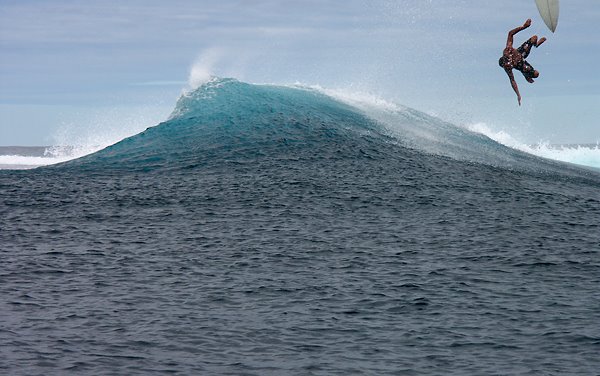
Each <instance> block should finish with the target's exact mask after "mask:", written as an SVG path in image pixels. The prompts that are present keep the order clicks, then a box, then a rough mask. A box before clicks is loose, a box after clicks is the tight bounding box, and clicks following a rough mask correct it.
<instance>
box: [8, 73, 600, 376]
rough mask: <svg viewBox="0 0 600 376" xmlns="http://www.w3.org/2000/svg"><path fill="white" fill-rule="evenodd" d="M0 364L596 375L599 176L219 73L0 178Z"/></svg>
mask: <svg viewBox="0 0 600 376" xmlns="http://www.w3.org/2000/svg"><path fill="white" fill-rule="evenodd" d="M0 257H1V259H0V260H1V261H0V296H1V297H2V299H0V344H1V345H0V373H1V374H6V375H64V374H77V375H81V374H89V375H104V374H106V375H115V374H120V375H137V374H140V375H147V374H192V375H212V374H219V375H350V374H369V375H388V374H389V375H422V374H427V375H597V374H599V373H600V371H599V370H600V357H599V354H600V324H599V323H600V174H599V173H598V172H595V171H592V170H584V169H580V168H576V167H572V166H569V165H566V164H558V163H553V162H550V161H545V160H542V159H539V158H535V157H532V156H528V155H525V154H522V153H519V152H516V151H514V150H511V149H507V148H504V147H502V146H501V145H498V144H496V143H494V142H493V141H491V140H489V139H487V138H485V137H484V136H481V135H475V134H471V133H469V132H466V131H464V130H460V129H458V128H456V127H453V126H452V125H450V124H447V123H444V122H441V121H439V120H437V119H434V118H430V117H427V116H426V115H424V114H420V113H418V112H416V111H414V110H409V109H407V110H405V111H400V112H394V111H392V112H389V111H388V112H385V111H381V112H379V113H376V112H369V111H365V110H364V109H358V108H355V107H351V106H350V105H348V104H343V103H341V102H339V101H336V100H334V99H332V98H330V97H327V96H325V95H323V94H320V93H318V92H315V91H311V90H306V89H294V88H284V87H276V86H256V85H248V84H244V83H241V82H237V81H234V80H217V81H213V82H211V83H209V84H207V85H205V86H203V87H201V88H200V89H198V90H197V91H195V92H192V93H190V94H188V95H186V96H184V97H182V98H181V99H180V101H179V103H178V105H177V108H176V110H175V111H174V113H173V116H172V117H171V119H170V120H168V121H166V122H164V123H162V124H159V125H158V126H156V127H152V128H149V129H147V130H146V131H145V132H143V133H141V134H139V135H136V136H133V137H131V138H129V139H126V140H123V141H122V142H120V143H118V144H116V145H113V146H111V147H109V148H107V149H105V150H102V151H100V152H98V153H96V154H93V155H90V156H87V157H84V158H82V159H79V160H74V161H71V162H67V163H64V164H61V165H57V166H52V167H45V168H38V169H35V170H29V171H0Z"/></svg>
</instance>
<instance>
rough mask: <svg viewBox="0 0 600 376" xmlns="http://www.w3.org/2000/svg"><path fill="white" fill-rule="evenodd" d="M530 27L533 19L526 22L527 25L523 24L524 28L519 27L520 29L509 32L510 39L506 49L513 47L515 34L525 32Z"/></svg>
mask: <svg viewBox="0 0 600 376" xmlns="http://www.w3.org/2000/svg"><path fill="white" fill-rule="evenodd" d="M529 26H531V18H528V19H527V21H525V23H524V24H523V26H519V27H517V28H515V29H512V30H511V31H509V32H508V39H507V40H506V47H512V45H513V37H514V36H515V34H516V33H518V32H519V31H523V30H525V29H527V28H528V27H529Z"/></svg>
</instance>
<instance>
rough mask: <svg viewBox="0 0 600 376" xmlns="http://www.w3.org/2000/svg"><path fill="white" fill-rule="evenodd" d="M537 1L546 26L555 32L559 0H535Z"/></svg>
mask: <svg viewBox="0 0 600 376" xmlns="http://www.w3.org/2000/svg"><path fill="white" fill-rule="evenodd" d="M535 3H536V5H537V8H538V10H539V11H540V16H542V19H543V20H544V22H545V23H546V26H548V29H550V31H552V32H554V30H556V26H557V25H558V0H535Z"/></svg>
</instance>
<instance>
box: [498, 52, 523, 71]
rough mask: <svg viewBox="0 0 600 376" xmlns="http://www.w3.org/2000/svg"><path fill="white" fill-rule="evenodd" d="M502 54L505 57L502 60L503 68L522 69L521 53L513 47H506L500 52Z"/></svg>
mask: <svg viewBox="0 0 600 376" xmlns="http://www.w3.org/2000/svg"><path fill="white" fill-rule="evenodd" d="M502 56H504V57H505V58H506V60H505V62H504V69H505V70H511V69H519V70H520V69H522V67H523V60H524V59H523V55H521V54H520V53H519V51H517V49H515V48H513V47H506V48H505V49H504V51H503V52H502Z"/></svg>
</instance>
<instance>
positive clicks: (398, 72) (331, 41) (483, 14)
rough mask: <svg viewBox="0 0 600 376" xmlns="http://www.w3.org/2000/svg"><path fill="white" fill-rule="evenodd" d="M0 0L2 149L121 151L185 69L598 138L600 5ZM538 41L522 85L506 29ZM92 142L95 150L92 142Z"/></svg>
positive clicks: (470, 0)
mask: <svg viewBox="0 0 600 376" xmlns="http://www.w3.org/2000/svg"><path fill="white" fill-rule="evenodd" d="M560 12H561V14H560V19H559V24H558V28H557V30H556V33H554V34H552V33H551V32H550V31H549V30H548V29H547V28H546V27H545V25H544V23H543V21H542V20H541V18H540V17H539V14H538V12H537V8H536V6H535V2H534V0H503V1H481V0H406V1H403V0H395V1H391V0H386V1H377V0H345V1H343V2H340V1H337V0H296V1H285V0H279V1H276V0H245V1H244V0H237V1H234V0H220V1H203V0H194V1H192V0H171V1H156V0H126V1H124V0H120V1H115V0H104V1H79V0H44V1H39V0H38V1H34V0H0V146H8V145H52V144H69V143H77V142H94V140H100V141H98V142H104V141H106V139H111V140H112V141H118V139H119V138H122V137H125V136H127V135H131V134H134V133H137V132H139V131H142V130H143V129H145V128H146V127H148V126H152V125H156V124H158V123H159V122H161V121H163V120H166V118H167V117H168V115H169V113H170V112H171V111H172V110H173V108H174V105H175V102H176V100H177V98H178V97H179V96H180V95H181V93H182V91H183V90H185V89H186V87H187V86H188V81H189V76H190V71H191V70H192V68H193V67H194V66H195V67H196V68H198V67H199V66H201V67H202V68H204V69H209V70H210V72H211V73H212V74H215V75H218V76H221V77H234V78H237V79H239V80H242V81H245V82H251V83H275V84H294V83H301V84H306V85H320V86H322V87H325V88H329V89H338V90H347V91H350V92H361V93H369V94H372V95H376V96H378V97H381V98H383V99H385V100H388V101H392V102H395V103H398V104H401V105H405V106H409V107H412V108H415V109H417V110H421V111H424V112H426V113H429V114H432V115H435V116H438V117H440V118H442V119H444V120H448V121H451V122H453V123H455V124H458V125H463V126H467V125H472V124H483V125H485V126H487V127H490V128H492V129H493V130H494V131H505V132H507V133H509V134H510V135H511V136H512V137H515V138H516V139H519V140H520V141H522V142H531V143H534V142H540V141H545V142H550V143H597V142H600V121H599V120H598V119H599V118H600V74H599V73H598V67H599V66H600V65H599V64H600V63H599V62H600V39H599V38H598V36H599V35H600V2H599V1H591V0H570V1H563V2H562V3H561V10H560ZM527 18H532V19H533V25H532V26H531V27H530V28H529V29H527V30H525V31H523V32H521V33H519V34H518V35H517V36H516V40H515V44H520V43H522V42H523V41H525V40H526V39H527V38H528V37H529V36H531V35H533V34H537V35H539V36H547V37H548V41H547V42H546V43H545V44H544V45H542V46H541V47H540V48H539V49H535V50H533V51H532V53H531V55H530V56H529V58H528V61H529V62H530V63H531V64H532V65H533V66H534V67H535V68H536V69H538V70H539V71H540V74H541V75H540V77H539V78H538V79H537V82H536V83H535V84H533V85H531V84H528V83H527V82H526V81H525V80H524V79H523V77H522V76H521V75H520V74H516V75H515V76H516V78H517V82H518V84H519V87H520V89H521V95H522V96H523V102H522V103H523V105H522V106H520V107H519V106H518V104H517V100H516V95H515V94H514V92H513V91H512V88H511V86H510V83H509V81H508V78H507V76H506V74H505V73H504V71H503V70H502V69H501V68H500V67H499V66H498V58H499V57H500V56H501V53H502V50H503V48H504V46H505V43H506V36H507V32H508V30H509V29H512V28H515V27H517V26H519V25H522V24H523V22H524V21H525V20H526V19H527ZM90 140H91V141H90Z"/></svg>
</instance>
